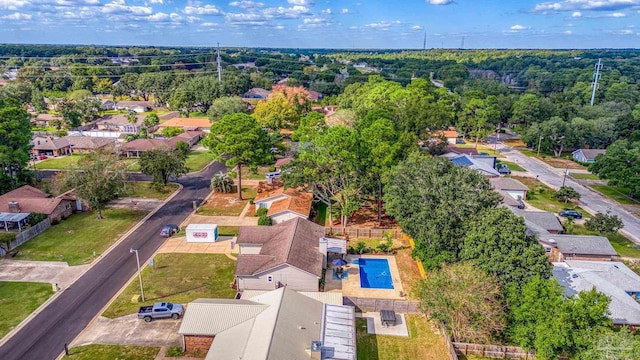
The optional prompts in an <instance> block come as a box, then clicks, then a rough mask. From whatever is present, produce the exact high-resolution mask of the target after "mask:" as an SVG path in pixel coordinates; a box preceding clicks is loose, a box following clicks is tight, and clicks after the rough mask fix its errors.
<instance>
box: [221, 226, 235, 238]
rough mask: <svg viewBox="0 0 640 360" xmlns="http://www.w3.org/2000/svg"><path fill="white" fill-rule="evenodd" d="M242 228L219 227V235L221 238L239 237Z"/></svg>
mask: <svg viewBox="0 0 640 360" xmlns="http://www.w3.org/2000/svg"><path fill="white" fill-rule="evenodd" d="M239 231H240V226H218V235H220V236H238V232H239Z"/></svg>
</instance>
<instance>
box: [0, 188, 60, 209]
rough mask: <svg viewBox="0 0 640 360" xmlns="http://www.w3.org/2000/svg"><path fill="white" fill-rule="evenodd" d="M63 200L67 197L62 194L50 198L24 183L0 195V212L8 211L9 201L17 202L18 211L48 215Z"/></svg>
mask: <svg viewBox="0 0 640 360" xmlns="http://www.w3.org/2000/svg"><path fill="white" fill-rule="evenodd" d="M63 200H68V199H67V198H64V197H63V196H58V197H55V198H52V197H50V196H49V195H48V194H47V193H45V192H43V191H41V190H39V189H36V188H34V187H33V186H29V185H24V186H21V187H19V188H17V189H15V190H12V191H9V192H8V193H6V194H3V195H0V212H9V202H17V203H18V206H19V207H20V212H29V213H37V214H47V215H49V214H51V213H53V211H54V210H55V209H56V208H57V207H58V205H59V204H60V202H61V201H63Z"/></svg>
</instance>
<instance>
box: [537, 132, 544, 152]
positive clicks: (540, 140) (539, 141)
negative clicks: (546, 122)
mask: <svg viewBox="0 0 640 360" xmlns="http://www.w3.org/2000/svg"><path fill="white" fill-rule="evenodd" d="M542 139H544V136H542V135H540V138H539V139H538V155H537V157H540V144H541V143H542Z"/></svg>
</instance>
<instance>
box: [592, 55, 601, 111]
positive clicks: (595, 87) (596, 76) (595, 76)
mask: <svg viewBox="0 0 640 360" xmlns="http://www.w3.org/2000/svg"><path fill="white" fill-rule="evenodd" d="M601 60H602V59H598V63H597V64H596V73H595V74H593V90H592V91H591V106H593V101H594V99H595V97H596V89H597V88H598V79H600V69H602V63H601Z"/></svg>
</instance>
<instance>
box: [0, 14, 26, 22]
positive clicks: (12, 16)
mask: <svg viewBox="0 0 640 360" xmlns="http://www.w3.org/2000/svg"><path fill="white" fill-rule="evenodd" d="M0 19H5V20H31V14H23V13H19V12H16V13H13V14H9V15H5V16H2V17H0Z"/></svg>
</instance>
